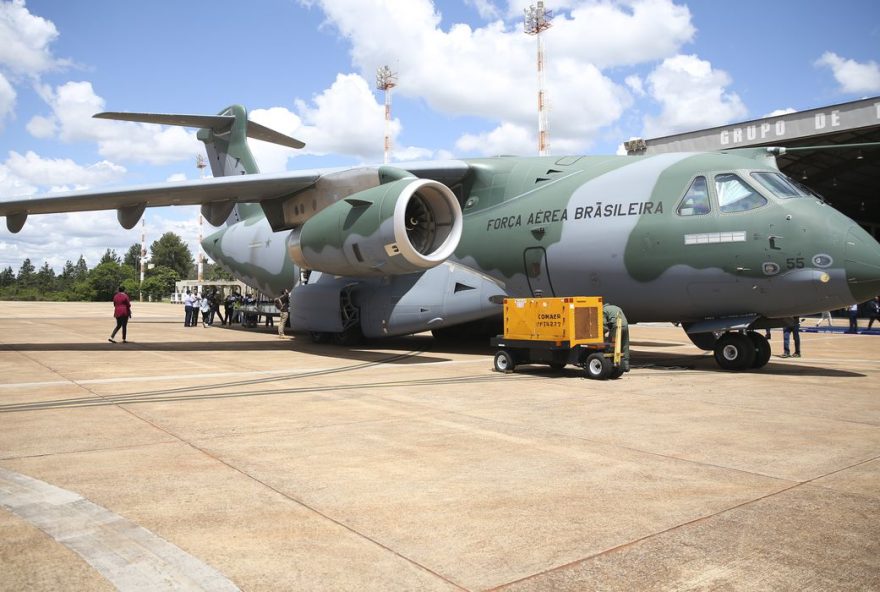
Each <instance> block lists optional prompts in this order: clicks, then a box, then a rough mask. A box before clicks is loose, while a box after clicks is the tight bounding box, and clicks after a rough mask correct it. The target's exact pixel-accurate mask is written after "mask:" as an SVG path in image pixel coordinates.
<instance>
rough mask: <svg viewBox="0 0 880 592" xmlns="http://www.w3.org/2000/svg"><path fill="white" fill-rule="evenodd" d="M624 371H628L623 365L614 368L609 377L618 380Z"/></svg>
mask: <svg viewBox="0 0 880 592" xmlns="http://www.w3.org/2000/svg"><path fill="white" fill-rule="evenodd" d="M624 372H626V371H625V370H624V369H623V366H618V367H617V368H613V369H612V370H611V374H609V375H608V378H610V379H611V380H616V379H618V378H620V377H621V376H623V373H624Z"/></svg>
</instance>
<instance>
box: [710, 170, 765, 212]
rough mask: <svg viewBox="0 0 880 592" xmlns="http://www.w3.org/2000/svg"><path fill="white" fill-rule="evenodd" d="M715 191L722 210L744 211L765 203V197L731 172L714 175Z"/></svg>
mask: <svg viewBox="0 0 880 592" xmlns="http://www.w3.org/2000/svg"><path fill="white" fill-rule="evenodd" d="M715 193H716V194H717V195H718V207H719V209H720V210H721V211H722V212H745V211H747V210H754V209H755V208H760V207H761V206H763V205H766V204H767V198H766V197H764V196H763V195H761V194H760V193H758V192H757V191H755V190H754V189H752V188H751V187H750V186H749V185H748V183H746V182H745V181H743V180H742V179H740V178H739V176H737V175H734V174H733V173H724V174H722V175H715Z"/></svg>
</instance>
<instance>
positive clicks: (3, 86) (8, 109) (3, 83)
mask: <svg viewBox="0 0 880 592" xmlns="http://www.w3.org/2000/svg"><path fill="white" fill-rule="evenodd" d="M15 98H16V93H15V89H14V88H12V85H11V84H9V80H7V79H6V77H5V76H4V75H3V73H2V72H0V130H2V129H3V122H4V121H6V118H7V117H9V116H10V115H12V110H13V109H14V108H15Z"/></svg>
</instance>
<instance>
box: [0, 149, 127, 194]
mask: <svg viewBox="0 0 880 592" xmlns="http://www.w3.org/2000/svg"><path fill="white" fill-rule="evenodd" d="M3 168H4V170H5V171H6V175H7V178H6V180H5V182H2V181H0V191H2V195H3V197H8V196H10V195H12V196H14V195H21V193H20V192H16V191H15V190H14V189H15V187H19V188H21V187H35V186H43V187H53V186H54V187H56V188H57V187H71V186H72V187H75V188H77V189H82V188H85V187H89V186H93V185H103V184H105V183H109V182H110V181H114V180H117V179H119V178H121V177H122V176H123V175H124V174H125V172H126V171H125V168H124V167H121V166H119V165H116V164H113V163H112V162H108V161H106V160H103V161H101V162H97V163H95V164H92V165H89V166H81V165H78V164H76V163H75V162H73V161H72V160H70V159H65V158H56V159H49V158H42V157H40V156H38V155H37V154H35V153H34V152H32V151H28V152H27V153H25V154H24V155H22V154H19V153H18V152H15V151H11V152H10V153H9V158H8V159H7V160H6V162H5V163H4V164H3Z"/></svg>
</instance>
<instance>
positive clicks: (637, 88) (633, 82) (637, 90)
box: [624, 74, 645, 97]
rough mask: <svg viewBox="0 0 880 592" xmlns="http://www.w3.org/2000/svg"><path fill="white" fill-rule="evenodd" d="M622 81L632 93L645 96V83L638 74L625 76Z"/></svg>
mask: <svg viewBox="0 0 880 592" xmlns="http://www.w3.org/2000/svg"><path fill="white" fill-rule="evenodd" d="M624 82H625V83H626V86H627V87H629V89H630V90H631V91H632V92H633V94H634V95H636V96H638V97H643V96H645V85H644V83H643V82H642V79H641V78H640V77H639V76H636V75H635V74H633V75H631V76H627V77H626V79H624Z"/></svg>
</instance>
